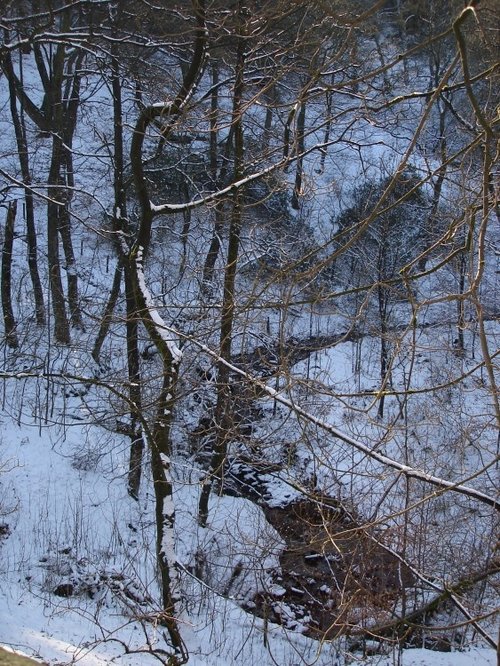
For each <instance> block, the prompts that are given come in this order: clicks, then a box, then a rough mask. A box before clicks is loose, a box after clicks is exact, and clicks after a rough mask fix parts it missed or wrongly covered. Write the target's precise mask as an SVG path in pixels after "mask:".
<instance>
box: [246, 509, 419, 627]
mask: <svg viewBox="0 0 500 666" xmlns="http://www.w3.org/2000/svg"><path fill="white" fill-rule="evenodd" d="M263 509H264V511H265V514H266V517H267V519H268V520H269V522H270V523H271V524H272V525H273V527H274V528H275V529H276V531H277V532H278V533H279V534H280V536H281V537H282V538H283V540H284V541H285V543H286V547H285V549H284V550H283V552H282V554H281V556H280V569H281V570H280V571H277V572H275V574H274V575H273V576H272V580H271V582H270V584H269V585H268V590H267V591H266V592H264V593H261V594H259V595H258V596H257V597H256V598H255V599H254V600H253V603H252V604H250V608H249V609H250V610H252V611H253V612H254V613H256V614H257V615H260V616H261V617H267V618H268V619H269V620H271V621H273V622H278V623H281V624H284V625H285V626H287V627H288V628H290V629H300V630H302V631H303V632H304V633H307V634H308V635H310V636H313V637H315V638H319V639H331V638H333V637H334V636H335V635H337V634H339V633H344V632H348V631H349V629H350V628H351V627H352V626H353V625H355V626H357V627H359V626H360V625H361V626H369V625H374V624H381V623H384V622H386V621H388V620H389V619H390V617H391V611H393V610H394V606H395V604H396V602H397V600H398V598H399V596H400V594H401V591H402V590H403V588H404V587H409V586H411V585H413V583H414V579H413V575H412V574H411V572H410V571H409V570H408V569H407V568H406V567H404V566H402V565H401V563H400V562H399V560H398V559H397V558H396V557H395V556H394V555H391V554H390V553H388V552H387V551H386V550H385V549H383V548H382V547H381V546H380V545H378V544H377V543H376V542H375V541H374V540H373V538H371V537H370V535H369V534H368V533H367V532H366V531H365V530H364V529H361V528H360V526H359V525H357V524H356V523H355V521H354V520H353V519H352V518H351V517H350V516H349V515H348V514H347V513H346V512H345V510H344V509H343V508H342V507H341V506H340V505H338V506H334V505H333V503H332V500H328V504H326V502H321V501H313V500H312V499H303V500H300V501H298V502H294V503H293V504H290V505H288V506H285V507H280V508H269V507H265V506H264V507H263ZM253 604H255V606H254V607H253Z"/></svg>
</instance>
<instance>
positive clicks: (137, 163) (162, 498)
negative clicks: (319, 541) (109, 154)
mask: <svg viewBox="0 0 500 666" xmlns="http://www.w3.org/2000/svg"><path fill="white" fill-rule="evenodd" d="M192 4H193V9H194V13H195V16H196V23H197V26H196V38H195V41H194V50H193V56H192V60H191V65H190V67H189V69H188V70H187V71H186V73H185V74H184V76H183V81H182V85H181V87H180V90H179V92H178V93H177V95H176V97H175V99H174V100H173V101H172V102H171V103H170V104H165V105H152V106H149V107H144V108H143V109H142V110H141V112H140V115H139V118H138V119H137V122H136V125H135V128H134V132H133V135H132V143H131V147H130V162H131V167H132V174H133V178H134V184H135V188H136V194H137V200H138V204H139V208H140V218H139V226H138V229H137V232H136V234H135V239H134V244H133V246H132V248H131V249H130V251H129V252H128V254H127V255H126V256H124V261H125V262H126V263H125V275H126V277H127V274H128V275H129V277H130V279H131V286H132V291H133V296H134V299H135V313H136V315H137V318H138V319H139V320H140V321H141V323H142V324H143V325H144V327H145V328H146V331H147V333H148V335H149V337H150V339H151V341H152V342H153V344H154V345H155V347H156V349H157V350H158V353H159V355H160V358H161V359H162V362H163V384H162V389H161V392H160V395H159V398H158V407H157V413H156V418H155V421H154V423H153V426H152V427H151V428H149V427H147V423H146V422H145V420H144V416H143V415H142V414H141V415H140V416H141V418H142V420H143V426H144V430H145V436H146V439H147V441H148V445H149V447H150V450H151V458H152V474H153V482H154V488H155V500H156V533H157V539H156V544H157V553H156V554H157V561H158V566H159V569H160V574H161V583H162V602H163V607H164V610H163V613H162V614H161V615H160V617H159V621H160V623H161V624H162V625H163V626H166V627H167V630H168V633H169V636H170V641H171V643H172V646H173V648H174V654H172V655H170V656H169V658H168V663H169V664H171V666H174V665H175V664H181V663H186V662H187V659H188V653H187V651H186V648H185V646H184V643H183V641H182V636H181V634H180V631H179V627H178V624H177V620H176V606H177V603H176V602H177V599H178V595H179V593H180V587H179V586H178V584H177V581H176V577H177V561H176V556H175V535H174V522H175V511H174V500H173V492H172V481H171V476H170V474H171V472H170V464H171V463H170V453H171V452H170V442H171V436H170V430H171V425H172V420H173V408H174V404H175V401H176V398H177V393H176V389H177V387H176V380H177V374H178V369H179V364H180V361H181V358H182V353H181V351H180V349H179V348H178V347H177V345H176V344H175V343H174V341H172V340H171V339H170V338H169V336H168V335H167V334H166V331H165V326H164V323H163V320H162V318H161V316H160V314H159V313H158V312H157V311H156V310H155V308H154V305H153V303H152V299H151V295H150V293H149V291H148V289H147V285H146V280H145V275H144V259H145V257H146V254H147V251H148V248H149V246H150V242H151V232H152V223H153V220H154V212H153V209H152V206H151V199H150V194H149V191H148V184H147V180H146V177H145V173H144V165H143V152H144V140H145V136H146V133H147V130H148V128H149V125H150V124H151V123H153V122H154V121H155V120H157V119H158V118H161V119H162V121H163V123H164V138H165V140H166V138H167V137H168V134H169V132H170V131H171V129H172V121H173V120H174V119H175V118H176V117H178V116H179V115H180V114H181V113H182V112H183V110H184V107H185V105H186V103H187V101H188V100H189V98H190V97H191V94H192V92H193V90H194V87H195V85H196V83H197V82H198V79H199V77H200V75H201V72H202V69H203V63H204V59H205V49H206V39H207V37H206V25H205V2H204V0H192ZM125 250H126V248H125V247H123V251H125ZM124 254H125V252H124Z"/></svg>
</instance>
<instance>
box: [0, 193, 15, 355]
mask: <svg viewBox="0 0 500 666" xmlns="http://www.w3.org/2000/svg"><path fill="white" fill-rule="evenodd" d="M16 211H17V201H11V202H10V203H9V207H8V209H7V218H6V220H5V238H4V242H3V249H2V287H1V290H2V310H3V321H4V328H5V342H6V343H7V345H8V346H9V347H11V348H12V349H16V348H17V347H18V346H19V342H18V339H17V333H16V320H15V319H14V312H13V310H12V248H13V245H14V222H15V219H16Z"/></svg>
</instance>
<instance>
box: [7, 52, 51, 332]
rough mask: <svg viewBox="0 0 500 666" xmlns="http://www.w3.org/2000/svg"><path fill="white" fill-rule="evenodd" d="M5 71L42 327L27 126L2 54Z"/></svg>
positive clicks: (32, 272) (31, 273)
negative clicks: (19, 110)
mask: <svg viewBox="0 0 500 666" xmlns="http://www.w3.org/2000/svg"><path fill="white" fill-rule="evenodd" d="M20 68H21V79H20V80H21V84H22V83H23V76H22V57H20ZM4 71H6V74H7V79H8V83H9V101H10V111H11V116H12V123H13V125H14V133H15V135H16V143H17V153H18V156H19V165H20V167H21V174H22V179H23V184H24V186H25V190H24V197H25V202H26V239H27V244H28V267H29V272H30V278H31V284H32V286H33V296H34V299H35V317H36V323H37V324H38V325H39V326H44V325H45V303H44V299H43V290H42V283H41V281H40V274H39V272H38V252H37V242H36V231H35V214H34V205H33V192H32V191H31V188H30V186H31V172H30V167H29V153H28V142H27V139H26V126H25V122H24V112H23V106H22V103H21V112H20V113H18V110H17V103H16V99H17V98H16V86H15V77H14V76H13V68H12V61H11V59H10V54H9V53H7V54H6V55H5V64H4Z"/></svg>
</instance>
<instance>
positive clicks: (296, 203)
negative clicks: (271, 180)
mask: <svg viewBox="0 0 500 666" xmlns="http://www.w3.org/2000/svg"><path fill="white" fill-rule="evenodd" d="M305 124H306V103H305V101H303V102H302V104H301V105H300V110H299V115H298V116H297V154H298V157H297V166H296V169H295V184H294V187H293V193H292V201H291V205H292V208H294V209H295V210H299V208H300V198H301V196H302V173H303V157H302V153H303V152H304V129H305Z"/></svg>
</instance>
